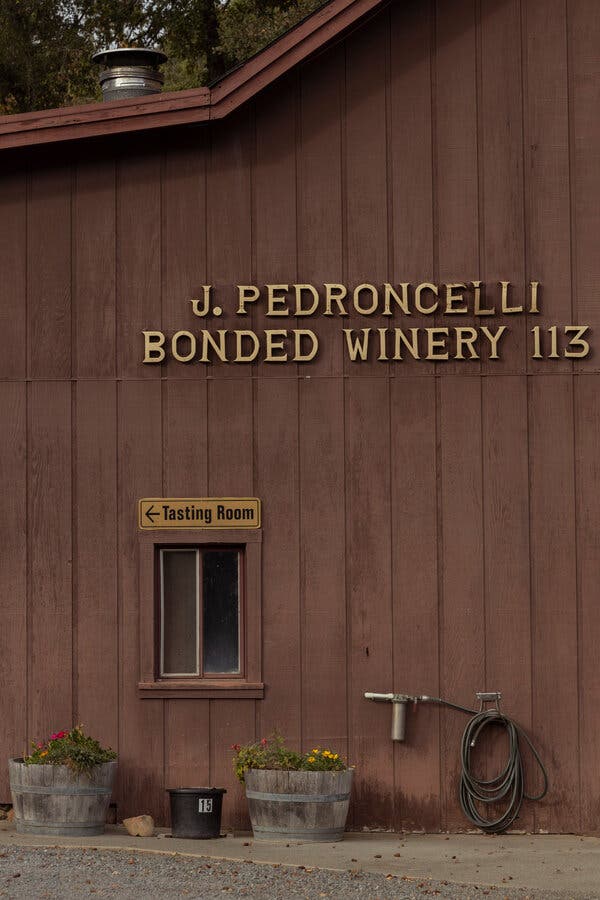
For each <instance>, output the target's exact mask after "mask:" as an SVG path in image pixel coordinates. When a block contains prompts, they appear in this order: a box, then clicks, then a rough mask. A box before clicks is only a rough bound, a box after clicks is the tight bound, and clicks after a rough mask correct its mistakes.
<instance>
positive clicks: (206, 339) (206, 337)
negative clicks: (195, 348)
mask: <svg viewBox="0 0 600 900" xmlns="http://www.w3.org/2000/svg"><path fill="white" fill-rule="evenodd" d="M200 333H201V335H202V355H201V356H200V357H199V360H200V362H210V360H209V358H208V346H209V344H210V346H211V347H212V349H213V350H214V351H215V353H216V355H217V356H218V357H219V359H220V360H221V362H227V350H226V348H225V335H226V334H227V331H226V330H219V331H217V334H218V335H219V343H217V342H216V341H215V339H214V337H213V336H212V334H211V333H210V331H206V330H204V331H201V332H200Z"/></svg>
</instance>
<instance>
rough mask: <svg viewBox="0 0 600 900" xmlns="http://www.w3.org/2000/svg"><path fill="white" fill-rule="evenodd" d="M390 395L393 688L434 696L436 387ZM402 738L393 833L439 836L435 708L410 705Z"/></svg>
mask: <svg viewBox="0 0 600 900" xmlns="http://www.w3.org/2000/svg"><path fill="white" fill-rule="evenodd" d="M391 392H392V395H391V447H392V455H391V479H392V483H391V504H392V562H393V592H394V593H393V598H394V608H393V632H392V635H393V646H394V682H393V690H394V691H396V692H398V693H404V694H428V695H429V696H433V697H439V690H440V673H439V643H438V642H439V613H438V572H437V543H438V525H437V480H436V389H435V382H434V381H433V379H428V378H401V379H400V378H398V379H394V382H392V386H391ZM417 598H418V599H417ZM386 690H387V688H386ZM388 719H389V722H390V723H391V711H389V716H388ZM406 733H407V737H406V743H403V744H395V745H394V763H395V784H394V791H395V795H396V798H397V799H396V807H395V818H394V828H395V830H398V831H401V830H407V831H411V830H414V829H420V828H425V829H426V830H427V831H438V830H439V829H440V827H441V809H440V723H439V711H438V709H437V708H435V707H433V706H422V707H417V708H412V707H409V709H408V710H407V732H406Z"/></svg>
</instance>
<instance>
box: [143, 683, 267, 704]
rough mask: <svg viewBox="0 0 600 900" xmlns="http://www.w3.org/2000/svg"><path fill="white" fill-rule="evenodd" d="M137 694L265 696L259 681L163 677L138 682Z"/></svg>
mask: <svg viewBox="0 0 600 900" xmlns="http://www.w3.org/2000/svg"><path fill="white" fill-rule="evenodd" d="M138 691H139V695H140V697H142V698H146V699H148V698H150V697H152V698H154V699H159V700H164V699H170V700H177V699H181V698H184V699H194V698H196V697H198V698H204V699H210V698H211V697H214V698H217V697H218V698H219V699H221V700H241V699H244V698H246V699H248V700H262V699H263V697H264V696H265V686H264V684H262V683H261V682H256V683H252V682H247V681H235V680H233V679H232V680H230V681H229V680H227V679H221V680H218V681H217V680H215V681H177V680H176V679H168V680H167V679H164V680H162V681H142V682H140V683H139V684H138Z"/></svg>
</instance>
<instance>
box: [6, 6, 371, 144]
mask: <svg viewBox="0 0 600 900" xmlns="http://www.w3.org/2000/svg"><path fill="white" fill-rule="evenodd" d="M384 2H385V0H331V2H329V3H327V4H326V5H325V6H323V7H321V8H319V9H318V10H316V11H315V12H314V13H313V14H312V16H309V17H308V18H307V19H305V20H304V21H303V22H301V23H299V24H298V25H297V26H296V27H295V28H292V29H291V30H290V31H288V32H286V33H285V34H283V35H282V36H281V37H280V38H279V39H278V40H277V41H274V42H273V43H272V44H270V45H269V46H268V47H266V48H265V49H264V50H263V51H261V52H260V53H258V54H256V56H253V57H252V58H251V59H250V60H248V62H247V63H245V64H244V65H242V66H240V67H239V68H237V69H235V70H234V71H233V72H231V73H230V74H229V75H226V76H224V78H223V79H222V80H221V81H219V82H217V84H215V85H214V86H213V87H212V88H195V89H193V90H189V91H173V92H169V93H163V94H154V95H151V96H148V97H143V98H135V99H129V100H119V101H116V102H113V103H92V104H87V105H85V106H72V107H65V108H62V109H51V110H43V111H41V112H33V113H24V114H20V115H13V116H2V117H0V150H3V149H9V148H15V147H27V146H33V145H37V144H48V143H55V142H57V141H71V140H77V139H80V138H87V137H97V136H99V135H107V134H119V133H125V132H134V131H141V130H148V129H154V128H162V127H166V126H169V125H184V124H191V123H199V122H205V121H207V120H209V119H222V118H225V116H227V115H229V114H230V113H231V112H232V111H233V110H235V109H237V108H238V107H239V106H241V105H242V104H243V103H245V102H247V101H248V100H250V99H251V98H252V97H253V96H255V95H256V94H257V93H258V92H259V91H261V90H263V89H264V88H265V87H267V86H268V85H269V84H272V83H273V82H274V81H276V80H277V79H278V78H280V77H281V76H282V75H284V74H285V73H286V72H288V71H289V70H290V69H291V68H293V67H294V66H296V65H298V64H299V63H301V62H302V61H303V60H305V59H307V58H308V57H309V56H311V55H312V54H313V53H315V52H317V51H318V50H320V49H321V48H322V47H323V46H324V45H325V44H327V43H329V42H330V41H332V40H334V39H336V38H337V37H339V35H341V34H342V32H344V31H346V30H347V29H348V28H350V27H351V26H352V25H354V24H355V23H356V22H357V21H358V20H359V19H362V18H363V17H364V16H366V15H368V14H369V13H370V12H372V11H373V10H375V9H377V8H378V7H379V6H382V5H383V3H384Z"/></svg>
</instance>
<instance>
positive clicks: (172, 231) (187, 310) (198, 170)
mask: <svg viewBox="0 0 600 900" xmlns="http://www.w3.org/2000/svg"><path fill="white" fill-rule="evenodd" d="M207 145H208V134H207V133H206V132H205V131H204V130H202V129H194V132H193V136H191V137H188V138H186V139H183V138H180V139H179V140H176V141H173V142H169V143H168V144H167V146H166V150H165V163H164V171H163V186H162V254H163V259H162V262H163V265H162V325H163V331H164V332H165V334H167V335H168V336H169V337H170V336H171V335H173V333H174V332H176V331H180V330H185V331H191V332H192V334H197V333H198V331H199V330H200V329H201V328H204V327H205V324H206V323H205V321H204V320H203V319H201V318H198V317H197V316H195V315H194V314H193V311H192V305H191V303H190V301H191V300H192V298H194V297H198V296H199V293H200V287H201V285H203V284H205V283H206V156H207ZM161 370H162V374H163V375H166V376H172V377H174V378H193V379H198V378H203V377H204V376H205V375H206V366H204V365H202V364H201V363H197V362H190V363H181V362H178V361H177V360H174V359H172V358H171V359H168V360H167V361H166V362H165V363H164V364H163V366H162V367H161Z"/></svg>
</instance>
